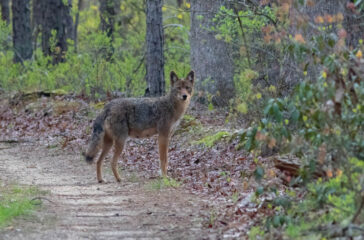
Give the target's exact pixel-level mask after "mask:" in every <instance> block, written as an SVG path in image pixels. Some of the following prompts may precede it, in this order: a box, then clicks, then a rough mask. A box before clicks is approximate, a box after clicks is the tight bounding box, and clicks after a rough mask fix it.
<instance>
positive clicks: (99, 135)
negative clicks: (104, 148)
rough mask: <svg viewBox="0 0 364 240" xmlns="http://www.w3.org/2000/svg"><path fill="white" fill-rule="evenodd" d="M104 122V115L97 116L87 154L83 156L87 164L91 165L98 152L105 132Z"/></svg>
mask: <svg viewBox="0 0 364 240" xmlns="http://www.w3.org/2000/svg"><path fill="white" fill-rule="evenodd" d="M104 122H105V113H102V114H101V115H99V116H98V117H97V118H96V119H95V122H94V125H93V132H92V137H91V140H90V143H89V145H88V148H87V152H86V153H85V154H84V156H85V160H86V162H88V163H92V162H93V161H94V158H95V156H96V154H97V152H98V151H99V148H100V145H101V143H102V142H101V140H102V139H103V138H104V134H105V130H104Z"/></svg>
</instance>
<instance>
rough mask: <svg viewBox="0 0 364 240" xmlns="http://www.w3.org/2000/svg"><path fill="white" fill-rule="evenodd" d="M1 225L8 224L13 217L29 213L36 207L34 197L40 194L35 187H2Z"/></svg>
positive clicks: (0, 195)
mask: <svg viewBox="0 0 364 240" xmlns="http://www.w3.org/2000/svg"><path fill="white" fill-rule="evenodd" d="M0 190H1V191H0V192H1V194H0V227H3V226H6V225H7V224H8V223H9V221H11V220H12V219H13V218H15V217H17V216H20V215H25V214H29V213H30V212H31V211H32V210H33V209H35V206H36V205H35V203H34V202H32V198H33V197H34V196H35V195H37V194H39V193H40V192H39V190H38V189H36V188H33V187H19V186H5V187H0Z"/></svg>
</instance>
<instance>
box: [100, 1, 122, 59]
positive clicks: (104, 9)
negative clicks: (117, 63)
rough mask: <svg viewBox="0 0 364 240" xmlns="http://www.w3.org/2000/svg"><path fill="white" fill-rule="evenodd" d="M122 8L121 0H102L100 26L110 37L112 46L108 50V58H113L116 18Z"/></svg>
mask: <svg viewBox="0 0 364 240" xmlns="http://www.w3.org/2000/svg"><path fill="white" fill-rule="evenodd" d="M119 10H120V0H100V20H101V24H100V28H101V30H102V31H103V32H104V33H106V36H107V37H108V38H109V39H110V46H109V49H107V52H106V58H107V59H108V60H111V58H112V55H113V54H114V47H113V42H114V31H115V20H116V17H117V15H118V13H119Z"/></svg>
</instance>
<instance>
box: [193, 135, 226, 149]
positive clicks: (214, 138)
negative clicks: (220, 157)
mask: <svg viewBox="0 0 364 240" xmlns="http://www.w3.org/2000/svg"><path fill="white" fill-rule="evenodd" d="M230 136H231V133H229V132H226V131H221V132H217V133H215V134H214V135H210V136H206V137H204V138H202V139H201V140H198V141H195V142H194V143H195V144H203V145H205V146H206V147H212V146H214V145H215V143H216V142H218V141H220V140H221V139H223V138H227V137H230Z"/></svg>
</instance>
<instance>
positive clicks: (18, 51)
mask: <svg viewBox="0 0 364 240" xmlns="http://www.w3.org/2000/svg"><path fill="white" fill-rule="evenodd" d="M29 2H30V0H14V1H13V4H12V12H13V45H14V53H15V54H14V61H15V62H23V61H24V60H27V59H30V58H31V57H32V54H33V48H32V33H31V28H30V10H29V7H30V6H29Z"/></svg>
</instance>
